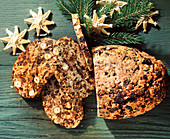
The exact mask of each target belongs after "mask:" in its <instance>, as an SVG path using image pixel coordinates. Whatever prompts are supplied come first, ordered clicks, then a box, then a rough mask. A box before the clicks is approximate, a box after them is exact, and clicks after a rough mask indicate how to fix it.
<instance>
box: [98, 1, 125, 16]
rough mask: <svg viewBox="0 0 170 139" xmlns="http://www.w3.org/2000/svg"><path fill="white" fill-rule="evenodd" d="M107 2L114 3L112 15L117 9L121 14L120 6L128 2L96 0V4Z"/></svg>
mask: <svg viewBox="0 0 170 139" xmlns="http://www.w3.org/2000/svg"><path fill="white" fill-rule="evenodd" d="M106 3H109V4H113V5H114V8H112V9H111V10H110V17H112V16H113V13H114V11H117V12H119V14H120V13H121V12H120V8H122V7H123V6H124V5H126V4H127V2H124V1H118V0H100V1H96V4H100V5H105V4H106Z"/></svg>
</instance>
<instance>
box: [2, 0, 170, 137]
mask: <svg viewBox="0 0 170 139" xmlns="http://www.w3.org/2000/svg"><path fill="white" fill-rule="evenodd" d="M153 1H154V3H155V5H156V8H157V9H159V10H160V14H161V16H160V18H159V19H158V24H159V26H160V30H158V29H157V28H153V27H152V28H151V30H150V31H149V32H148V34H145V33H140V34H141V35H142V37H143V39H144V42H145V44H146V45H145V46H144V47H143V48H142V49H143V50H145V51H146V52H148V53H150V54H151V55H154V56H155V57H156V58H158V59H160V60H162V61H163V62H164V64H165V65H166V66H167V69H168V73H169V74H170V14H169V13H170V10H169V7H170V1H168V0H153ZM0 6H1V8H0V37H5V36H7V34H6V33H5V28H9V29H10V30H11V31H13V27H14V26H15V25H18V26H19V27H20V29H21V31H22V30H23V29H25V28H28V26H27V24H25V23H24V22H23V21H24V18H29V17H30V15H29V9H33V10H34V11H35V12H37V8H38V7H39V6H41V7H43V9H44V11H45V12H47V11H48V10H49V9H50V10H51V11H52V12H53V16H52V19H53V21H54V22H55V23H56V26H57V27H56V28H54V29H53V30H51V32H52V36H50V37H51V38H54V39H59V38H60V37H62V36H69V37H71V38H73V39H75V38H76V37H75V34H74V30H73V27H72V23H71V22H69V21H67V20H66V19H65V18H64V17H63V16H62V15H61V13H60V12H59V10H58V8H57V7H56V6H55V0H15V1H14V0H13V1H11V0H5V1H3V0H0ZM34 34H35V32H34V31H31V32H30V33H29V39H30V40H31V41H33V40H34V39H36V37H35V36H34ZM3 47H4V43H2V42H0V138H97V139H100V138H101V139H102V138H112V139H114V138H115V139H119V138H120V139H121V138H130V139H136V138H154V139H155V138H170V92H168V94H167V96H166V98H165V99H164V101H163V102H162V103H161V104H160V105H158V106H157V107H156V108H154V109H153V110H151V111H149V112H147V113H146V114H144V115H141V116H138V117H135V118H130V119H124V120H104V119H102V118H98V117H97V116H96V100H95V94H94V92H93V94H92V95H91V96H90V97H88V98H87V99H85V100H84V101H85V104H84V106H85V117H84V120H83V121H82V122H81V124H80V125H79V126H78V127H77V128H76V129H65V128H62V127H60V126H58V125H55V124H53V123H52V122H51V121H50V119H49V118H48V117H47V116H46V114H45V113H44V111H43V108H42V105H41V98H39V99H33V100H31V99H23V98H21V97H20V95H19V94H18V93H17V92H16V91H15V89H11V87H10V86H11V85H12V82H11V69H12V65H13V63H14V62H15V60H16V58H17V56H11V55H9V54H10V52H11V50H7V51H5V52H4V51H3Z"/></svg>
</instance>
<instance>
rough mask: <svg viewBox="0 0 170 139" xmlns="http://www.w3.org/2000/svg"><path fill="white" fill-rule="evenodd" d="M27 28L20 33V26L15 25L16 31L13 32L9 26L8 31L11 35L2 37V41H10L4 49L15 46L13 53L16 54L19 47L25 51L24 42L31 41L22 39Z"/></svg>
mask: <svg viewBox="0 0 170 139" xmlns="http://www.w3.org/2000/svg"><path fill="white" fill-rule="evenodd" d="M26 32H27V30H26V29H25V30H24V31H22V32H21V33H19V29H18V26H15V27H14V33H12V32H11V31H10V30H9V29H8V28H7V29H6V33H7V34H8V35H9V37H4V38H0V40H1V41H4V42H8V44H7V45H6V47H5V48H4V51H5V50H7V49H9V48H13V55H16V49H17V48H19V49H20V50H21V51H23V52H25V48H24V46H23V45H22V44H26V43H29V42H30V41H29V40H25V39H22V38H23V37H24V36H25V33H26Z"/></svg>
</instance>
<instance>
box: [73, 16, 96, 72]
mask: <svg viewBox="0 0 170 139" xmlns="http://www.w3.org/2000/svg"><path fill="white" fill-rule="evenodd" d="M72 22H73V27H74V31H75V33H76V36H77V40H78V42H79V45H80V47H81V51H82V54H83V56H84V58H85V62H86V65H87V67H88V69H89V71H93V66H92V56H91V53H90V51H89V48H88V46H87V43H86V40H85V38H84V34H83V32H82V29H81V25H80V20H79V15H78V14H72Z"/></svg>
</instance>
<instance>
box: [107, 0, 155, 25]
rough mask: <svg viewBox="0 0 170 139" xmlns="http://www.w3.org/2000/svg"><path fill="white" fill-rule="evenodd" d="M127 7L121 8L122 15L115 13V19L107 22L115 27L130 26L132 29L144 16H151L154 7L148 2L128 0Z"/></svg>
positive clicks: (146, 0) (144, 0) (145, 0)
mask: <svg viewBox="0 0 170 139" xmlns="http://www.w3.org/2000/svg"><path fill="white" fill-rule="evenodd" d="M127 3H128V4H127V5H125V6H124V7H122V8H121V14H119V13H115V14H114V17H113V19H108V20H107V22H109V23H113V26H114V27H120V25H122V24H123V26H129V27H131V26H132V25H133V24H134V23H136V21H137V20H138V19H139V18H140V17H141V16H142V15H144V14H146V13H147V14H149V12H150V11H151V9H152V8H153V5H152V3H151V2H149V1H148V0H142V1H139V0H128V1H127Z"/></svg>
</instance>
